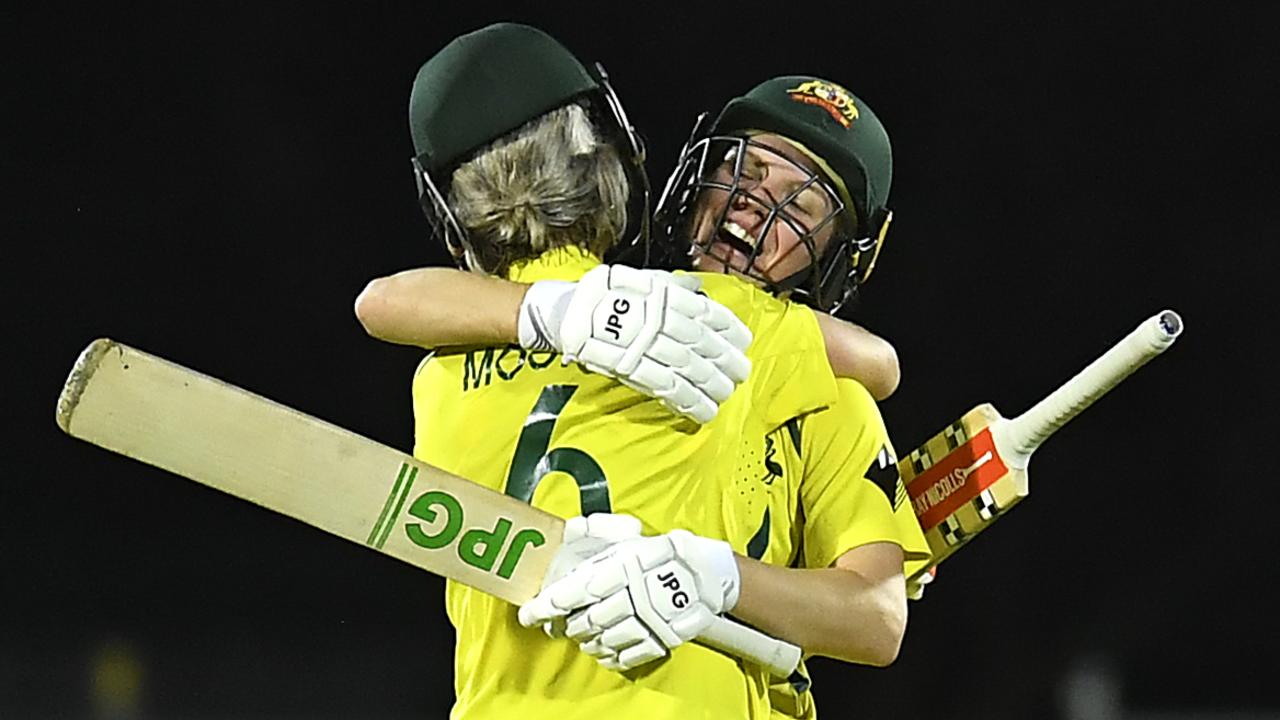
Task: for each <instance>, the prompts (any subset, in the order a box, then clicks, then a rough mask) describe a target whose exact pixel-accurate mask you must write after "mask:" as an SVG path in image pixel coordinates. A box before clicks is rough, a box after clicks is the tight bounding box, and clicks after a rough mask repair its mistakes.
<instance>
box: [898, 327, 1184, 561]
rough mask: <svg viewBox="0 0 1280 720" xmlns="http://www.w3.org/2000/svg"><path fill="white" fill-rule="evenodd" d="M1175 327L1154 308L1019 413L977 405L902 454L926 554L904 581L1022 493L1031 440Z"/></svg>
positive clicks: (1150, 353)
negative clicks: (1013, 414)
mask: <svg viewBox="0 0 1280 720" xmlns="http://www.w3.org/2000/svg"><path fill="white" fill-rule="evenodd" d="M1181 332H1182V318H1180V317H1179V316H1178V314H1177V313H1175V312H1173V311H1172V310H1163V311H1161V312H1159V313H1156V314H1155V315H1154V316H1152V317H1151V318H1148V319H1147V320H1146V321H1144V322H1143V323H1141V324H1140V325H1138V327H1137V328H1135V329H1134V330H1133V331H1132V332H1130V333H1129V334H1128V335H1126V336H1125V337H1124V338H1123V339H1122V340H1121V341H1120V342H1118V343H1116V344H1115V345H1114V346H1112V347H1111V348H1110V349H1109V350H1107V351H1106V352H1105V353H1103V354H1102V355H1101V356H1100V357H1098V358H1097V359H1096V360H1094V361H1093V362H1092V363H1090V364H1089V365H1088V366H1086V367H1085V368H1084V369H1083V370H1081V371H1080V372H1079V373H1077V374H1076V375H1075V376H1074V377H1072V378H1071V379H1070V380H1068V381H1067V382H1066V383H1064V384H1063V385H1062V386H1061V387H1059V388H1058V389H1057V390H1055V391H1053V392H1052V393H1051V394H1050V395H1049V396H1048V397H1046V398H1045V399H1043V400H1041V401H1040V402H1038V403H1036V404H1035V405H1034V406H1032V407H1031V409H1029V410H1027V411H1026V412H1025V413H1023V414H1021V415H1019V416H1017V417H1015V418H1013V419H1011V420H1010V419H1005V418H1003V417H1002V416H1001V415H1000V413H999V412H997V411H996V409H995V408H993V407H992V406H991V405H988V404H983V405H979V406H977V407H975V408H974V409H972V410H970V411H969V412H968V413H965V415H964V416H963V417H961V418H960V419H959V420H958V421H956V422H955V423H952V424H951V425H949V426H947V427H946V428H945V429H944V430H943V431H942V432H939V433H938V434H937V435H935V436H933V437H932V438H930V439H929V440H928V441H927V442H926V443H924V444H923V445H921V446H920V447H919V448H917V449H916V450H914V451H912V452H911V454H910V455H908V456H907V457H905V458H903V459H902V460H901V461H900V462H899V463H898V471H899V473H900V474H901V475H902V479H903V483H904V484H905V485H906V488H907V495H908V497H909V498H910V500H911V504H912V508H913V509H914V510H915V512H916V519H917V520H919V521H920V527H921V529H922V530H924V534H925V539H926V540H927V541H928V543H929V550H930V553H931V554H932V557H931V558H930V562H929V563H928V564H927V565H926V566H925V567H924V568H922V569H920V570H918V571H917V572H915V573H914V574H913V575H912V577H911V578H908V582H909V583H917V581H918V580H919V579H920V577H921V576H922V575H924V574H926V573H929V572H932V571H933V568H935V567H937V565H938V564H939V563H941V562H942V561H943V560H945V559H947V558H948V557H950V556H951V555H952V554H954V553H955V552H956V551H957V550H959V549H960V548H961V547H962V546H964V545H965V544H966V543H968V542H969V541H970V540H972V539H973V538H974V537H975V536H976V535H977V534H978V533H980V532H982V531H983V530H985V529H986V528H988V527H990V526H991V525H992V523H994V522H995V521H996V520H997V519H999V518H1000V517H1001V516H1003V515H1004V514H1005V513H1007V512H1009V510H1011V509H1012V508H1013V507H1014V506H1015V505H1017V504H1018V503H1019V502H1020V501H1021V500H1022V499H1023V498H1025V497H1027V495H1029V494H1030V493H1031V487H1030V481H1029V479H1028V476H1027V465H1028V463H1029V462H1030V459H1031V454H1032V453H1033V452H1035V450H1036V448H1038V447H1040V445H1041V443H1043V442H1044V441H1045V440H1046V439H1048V438H1049V436H1050V435H1052V434H1053V433H1054V432H1056V431H1057V430H1058V429H1059V428H1061V427H1062V426H1063V425H1065V424H1067V423H1068V422H1070V421H1071V419H1072V418H1074V417H1076V416H1077V415H1079V414H1080V413H1081V412H1083V411H1084V410H1085V409H1086V408H1088V407H1089V406H1090V405H1092V404H1093V403H1094V402H1095V401H1096V400H1097V399H1098V398H1100V397H1102V396H1103V395H1105V394H1106V393H1108V392H1110V391H1111V389H1112V388H1114V387H1115V386H1116V385H1118V384H1119V383H1120V382H1121V381H1122V380H1124V379H1125V378H1126V377H1128V376H1129V375H1130V374H1132V373H1133V372H1134V371H1135V370H1137V369H1138V368H1140V367H1142V366H1143V365H1145V364H1146V363H1147V362H1148V361H1149V360H1151V359H1152V358H1154V357H1155V356H1156V355H1159V354H1160V353H1162V352H1164V351H1165V350H1167V349H1169V347H1170V346H1172V345H1173V342H1174V340H1176V339H1177V337H1178V335H1180V334H1181ZM917 584H918V583H917Z"/></svg>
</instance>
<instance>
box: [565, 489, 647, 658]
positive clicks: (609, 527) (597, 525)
mask: <svg viewBox="0 0 1280 720" xmlns="http://www.w3.org/2000/svg"><path fill="white" fill-rule="evenodd" d="M640 530H641V527H640V521H639V520H637V519H636V518H635V517H632V516H631V515H621V514H614V513H593V514H591V515H587V516H585V517H584V516H581V515H579V516H578V517H572V518H569V519H568V520H566V521H565V524H564V542H563V544H561V545H560V547H559V548H557V549H556V554H555V555H554V556H552V558H551V564H550V565H549V566H548V567H547V574H546V576H545V577H544V578H543V579H542V586H543V587H544V588H545V587H547V586H548V585H551V584H552V583H554V582H555V581H557V580H559V579H560V578H562V577H564V576H565V575H568V574H569V572H570V571H571V570H573V569H574V568H576V567H578V566H579V565H581V564H582V563H584V562H586V561H588V560H590V559H591V558H592V557H594V556H596V555H599V554H600V553H601V552H604V551H605V550H606V549H608V547H609V546H610V545H614V544H615V543H618V542H621V541H623V540H632V539H635V538H638V537H640ZM542 629H543V631H544V632H546V633H547V635H549V636H551V637H564V630H565V623H564V618H563V617H558V618H553V619H551V620H548V621H547V622H545V623H543V624H542Z"/></svg>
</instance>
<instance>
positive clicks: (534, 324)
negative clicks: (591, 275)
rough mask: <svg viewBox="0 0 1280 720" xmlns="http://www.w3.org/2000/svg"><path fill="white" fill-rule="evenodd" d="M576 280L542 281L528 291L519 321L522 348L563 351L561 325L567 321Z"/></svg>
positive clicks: (518, 329)
mask: <svg viewBox="0 0 1280 720" xmlns="http://www.w3.org/2000/svg"><path fill="white" fill-rule="evenodd" d="M576 287H577V283H571V282H564V281H561V280H539V281H538V282H535V283H533V284H532V285H530V286H529V289H528V290H526V291H525V294H524V299H522V300H521V301H520V313H519V316H518V318H517V320H516V336H517V339H518V340H519V342H520V347H522V348H524V349H526V350H533V351H535V352H551V351H556V352H559V351H561V350H562V349H563V348H562V344H561V339H560V324H561V323H562V322H563V321H564V315H565V312H566V311H567V310H568V307H569V302H570V301H571V300H572V299H573V292H574V290H575V288H576Z"/></svg>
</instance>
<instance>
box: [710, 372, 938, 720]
mask: <svg viewBox="0 0 1280 720" xmlns="http://www.w3.org/2000/svg"><path fill="white" fill-rule="evenodd" d="M837 386H838V388H839V399H838V400H837V401H836V403H835V404H834V405H832V406H830V407H828V408H825V409H823V410H820V411H818V412H814V413H811V414H808V415H805V416H802V417H798V418H795V419H792V420H790V421H788V422H786V423H785V424H784V425H783V426H782V427H780V428H778V429H776V430H774V431H773V432H771V433H769V434H768V435H765V436H764V437H761V438H754V441H755V444H754V446H746V447H744V448H743V452H742V453H741V454H740V455H741V459H740V470H739V472H738V477H737V486H738V496H739V501H738V502H739V503H740V504H741V505H742V506H743V509H742V510H740V511H737V512H733V513H730V514H731V515H732V517H733V518H734V520H735V521H739V522H742V523H745V525H741V526H738V527H735V528H734V529H733V531H732V534H731V535H730V537H731V538H733V539H732V540H731V542H732V543H733V546H734V549H735V550H737V551H738V552H741V553H743V554H745V555H749V556H751V557H754V558H757V559H759V560H762V561H764V562H767V563H770V564H773V565H782V566H786V567H800V568H824V567H830V566H831V565H832V563H834V562H835V561H836V559H838V558H839V557H840V556H841V555H843V554H845V553H846V552H848V551H849V550H852V549H854V548H857V547H860V546H862V545H867V544H870V543H875V542H891V543H895V544H897V545H898V546H900V547H901V548H902V550H903V555H904V562H905V568H904V573H909V572H914V571H915V570H916V569H918V568H919V567H920V565H921V563H923V562H924V561H926V560H927V559H928V557H929V546H928V543H927V542H926V541H925V539H924V533H923V532H922V531H921V530H920V524H919V522H918V521H917V520H916V516H915V513H914V512H913V511H912V509H911V503H910V502H908V501H907V492H906V488H905V486H904V485H903V483H902V479H901V478H900V477H899V476H898V465H897V457H896V455H895V454H894V452H893V446H892V444H891V443H890V442H889V434H888V431H887V430H886V429H885V424H884V419H883V417H882V416H881V415H880V410H879V408H878V407H877V406H876V403H875V400H874V399H873V398H872V397H871V394H870V393H869V392H867V390H866V388H864V387H863V386H862V385H860V384H859V383H857V382H856V381H854V380H845V379H840V380H837ZM748 440H751V439H750V438H748ZM770 704H771V706H772V708H773V717H774V718H813V717H815V716H816V709H815V706H814V702H813V697H812V695H811V694H810V693H809V692H797V691H796V690H795V688H793V687H792V686H791V685H790V684H789V683H785V682H777V683H775V684H774V685H773V688H772V692H771V694H770ZM836 715H838V716H841V717H843V716H844V713H840V712H837V713H836Z"/></svg>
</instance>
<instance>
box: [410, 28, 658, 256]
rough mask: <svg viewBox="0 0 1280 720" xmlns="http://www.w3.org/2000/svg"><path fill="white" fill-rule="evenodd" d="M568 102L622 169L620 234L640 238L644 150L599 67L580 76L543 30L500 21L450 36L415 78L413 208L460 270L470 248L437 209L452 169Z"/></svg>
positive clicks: (644, 213) (644, 221)
mask: <svg viewBox="0 0 1280 720" xmlns="http://www.w3.org/2000/svg"><path fill="white" fill-rule="evenodd" d="M575 102H578V103H582V104H584V106H586V108H587V110H588V112H589V113H590V116H591V119H592V121H593V122H594V123H595V124H596V126H597V127H598V128H600V129H601V131H602V132H603V133H604V134H605V136H606V137H607V138H608V139H609V141H610V142H613V143H614V144H615V145H616V146H617V147H618V150H619V156H620V157H621V158H622V159H623V165H624V166H625V167H626V169H627V174H628V181H629V183H628V184H629V198H630V199H629V202H628V208H627V218H628V228H627V231H626V235H632V234H636V235H639V234H643V235H645V236H646V238H647V234H648V232H647V227H648V212H649V203H648V182H647V179H646V178H645V175H644V169H643V163H644V146H643V143H642V142H641V140H640V138H639V136H638V134H637V133H636V132H635V129H634V128H633V127H632V126H631V125H630V123H629V121H628V120H627V117H626V114H625V113H624V112H623V110H622V105H621V103H620V102H619V101H618V99H617V96H616V95H614V92H613V89H612V87H611V86H610V85H609V81H608V76H607V75H606V73H605V72H604V68H603V67H602V66H600V65H599V64H598V63H597V64H596V65H595V67H594V68H592V69H590V70H589V69H588V68H587V67H586V66H584V65H583V64H582V63H581V62H580V61H579V60H578V59H577V58H576V57H574V56H573V54H572V53H571V52H569V50H568V49H566V48H565V47H564V45H562V44H561V43H560V42H558V41H557V40H556V39H555V38H553V37H551V36H550V35H548V34H547V33H545V32H543V31H542V30H539V29H537V28H534V27H530V26H528V25H522V24H519V23H509V22H503V23H495V24H493V25H489V26H487V27H484V28H481V29H479V30H476V31H473V32H470V33H467V34H465V35H461V36H459V37H457V38H454V39H453V40H452V41H451V42H449V44H447V45H445V46H444V48H442V49H441V50H440V51H439V52H437V53H436V54H435V55H433V56H432V57H431V58H430V59H429V60H427V61H426V62H425V63H424V64H423V65H422V67H421V68H420V69H419V70H418V74H417V76H416V77H415V78H414V81H413V89H412V91H411V92H410V94H409V132H410V135H411V136H412V138H413V147H414V152H415V156H414V158H413V165H414V176H415V178H416V180H417V183H418V196H419V201H420V202H421V204H422V208H423V212H424V213H426V215H427V218H428V220H430V221H431V223H432V225H433V227H434V228H435V229H436V231H437V232H438V233H439V234H440V235H441V236H442V238H443V240H444V242H445V244H446V246H447V247H448V249H449V251H450V253H451V254H452V255H453V256H454V258H455V259H456V260H457V261H458V262H459V264H460V265H462V266H463V267H466V262H467V261H466V258H467V257H468V252H467V251H468V249H469V244H470V242H469V240H468V238H467V235H466V233H465V231H464V230H463V228H462V227H461V226H460V225H459V224H458V223H457V221H456V219H455V218H454V217H453V214H452V212H451V211H450V210H449V207H448V204H447V202H446V198H447V197H448V189H449V183H450V179H451V178H452V175H453V171H454V170H455V169H457V168H458V166H459V165H461V164H462V163H464V162H466V161H467V160H469V159H471V158H472V157H473V156H475V155H476V154H477V153H478V152H479V151H481V150H483V149H484V148H485V147H486V146H487V145H489V144H490V143H492V142H494V141H495V140H498V139H500V138H502V137H503V136H505V135H507V134H508V133H511V132H513V131H515V130H518V129H519V128H520V127H521V126H523V125H524V124H526V123H528V122H530V121H532V120H534V119H536V118H538V117H540V116H541V115H544V114H546V113H548V112H550V111H552V110H555V109H556V108H559V107H563V106H565V105H568V104H570V103H575ZM471 256H472V257H474V254H471ZM473 269H482V270H483V269H484V268H473Z"/></svg>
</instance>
